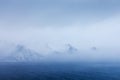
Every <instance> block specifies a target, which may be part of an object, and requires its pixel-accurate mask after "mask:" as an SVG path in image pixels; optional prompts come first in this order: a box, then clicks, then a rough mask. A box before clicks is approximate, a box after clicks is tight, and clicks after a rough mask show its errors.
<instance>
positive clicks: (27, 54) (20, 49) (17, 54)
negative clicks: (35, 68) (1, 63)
mask: <svg viewBox="0 0 120 80" xmlns="http://www.w3.org/2000/svg"><path fill="white" fill-rule="evenodd" d="M41 58H42V55H40V54H39V53H37V52H35V51H33V50H31V49H27V48H26V47H25V46H22V45H17V46H16V47H15V50H14V51H13V52H11V53H10V55H8V56H7V57H6V58H4V60H5V61H13V62H29V61H30V62H34V61H39V60H40V59H41Z"/></svg>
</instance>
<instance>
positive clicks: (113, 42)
mask: <svg viewBox="0 0 120 80" xmlns="http://www.w3.org/2000/svg"><path fill="white" fill-rule="evenodd" d="M0 40H1V41H8V42H13V43H21V44H24V45H26V46H29V47H32V48H35V49H44V50H46V47H47V48H48V47H49V46H50V47H52V48H55V49H59V48H63V46H64V45H65V44H71V45H73V46H75V47H77V48H80V49H82V48H90V47H93V46H96V47H102V48H119V47H120V0H0Z"/></svg>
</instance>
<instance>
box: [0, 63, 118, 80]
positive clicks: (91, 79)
mask: <svg viewBox="0 0 120 80" xmlns="http://www.w3.org/2000/svg"><path fill="white" fill-rule="evenodd" d="M0 80H120V64H119V63H74V62H62V63H57V62H56V63H50V62H48V63H47V62H45V63H29V62H9V63H8V62H6V63H5V62H1V63H0Z"/></svg>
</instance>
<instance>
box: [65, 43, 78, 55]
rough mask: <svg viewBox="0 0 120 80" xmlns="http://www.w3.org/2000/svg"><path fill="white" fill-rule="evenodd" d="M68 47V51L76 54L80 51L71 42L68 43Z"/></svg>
mask: <svg viewBox="0 0 120 80" xmlns="http://www.w3.org/2000/svg"><path fill="white" fill-rule="evenodd" d="M67 47H68V49H67V53H69V54H74V53H78V52H79V51H78V50H77V49H76V48H75V47H73V46H72V45H71V44H67Z"/></svg>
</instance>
